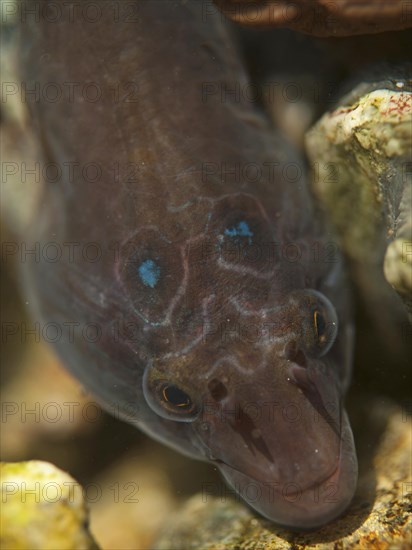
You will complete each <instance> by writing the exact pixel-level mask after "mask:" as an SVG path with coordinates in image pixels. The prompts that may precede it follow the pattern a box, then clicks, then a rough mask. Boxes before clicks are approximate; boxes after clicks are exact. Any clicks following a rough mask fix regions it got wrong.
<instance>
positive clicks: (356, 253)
mask: <svg viewBox="0 0 412 550" xmlns="http://www.w3.org/2000/svg"><path fill="white" fill-rule="evenodd" d="M411 75H412V67H411V65H409V64H406V65H405V66H403V67H400V68H398V69H396V68H388V67H382V68H381V69H375V71H374V72H373V73H371V74H370V75H368V74H365V75H363V80H362V81H361V82H359V83H358V84H357V86H356V87H355V88H354V90H353V91H352V92H351V93H350V94H348V95H347V96H345V97H344V98H343V99H342V100H341V101H340V102H339V106H338V107H337V108H335V109H334V110H332V111H330V112H328V113H326V114H325V115H324V116H323V117H322V118H321V119H320V121H319V122H318V123H317V124H315V126H314V127H313V128H312V129H311V130H310V131H309V132H308V134H307V139H306V146H307V153H308V156H309V158H310V161H311V165H312V167H313V168H314V178H313V187H314V192H315V194H316V195H317V197H318V198H319V200H320V203H321V204H322V205H323V208H324V210H325V211H327V213H328V215H329V216H330V218H331V220H332V223H333V224H334V226H335V227H336V229H337V231H338V234H339V237H340V241H341V243H342V246H343V248H344V251H345V253H346V255H347V257H348V259H349V265H350V270H351V275H352V277H353V279H354V280H355V283H356V284H357V286H358V288H359V291H360V294H361V295H362V296H363V297H364V298H365V301H366V302H367V303H368V308H369V309H370V310H372V309H373V315H374V316H375V317H377V318H379V317H380V318H381V319H382V320H386V321H387V322H386V325H385V326H386V327H388V326H389V325H391V324H392V325H396V324H398V326H399V325H402V323H403V319H402V318H403V315H404V314H403V313H401V310H400V307H399V306H400V303H401V300H402V301H403V304H404V307H405V309H406V311H407V313H408V314H409V317H410V319H411V320H412V307H411V294H412V273H411V263H412V246H411V241H412V219H411V204H412V191H411V188H412V125H411V114H412V93H411V90H412V87H411V86H412V82H411ZM393 289H395V290H396V292H397V293H398V295H399V297H400V300H399V299H397V297H396V295H394V292H393ZM405 318H406V315H405ZM398 332H399V333H400V332H401V331H400V330H399V331H398ZM395 340H396V338H394V341H395ZM399 340H400V336H399V338H398V341H397V342H396V346H397V347H401V346H402V342H399ZM406 344H407V345H409V344H410V342H406ZM396 346H394V347H396Z"/></svg>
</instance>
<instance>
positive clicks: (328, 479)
mask: <svg viewBox="0 0 412 550" xmlns="http://www.w3.org/2000/svg"><path fill="white" fill-rule="evenodd" d="M212 462H213V463H214V464H217V465H218V466H220V467H221V466H223V467H226V468H228V469H229V470H232V471H235V472H239V474H242V475H246V474H245V473H244V472H242V471H241V470H239V469H238V468H235V467H234V466H231V465H230V464H227V462H225V461H224V460H220V459H218V458H216V459H213V460H212ZM340 463H341V453H339V458H338V464H337V465H336V468H335V469H334V470H333V472H332V473H331V474H328V475H327V476H326V477H325V478H323V479H322V480H320V481H315V482H313V483H312V484H311V485H308V486H305V487H299V488H298V489H297V490H296V491H289V490H288V496H289V497H293V496H298V495H300V494H301V492H307V491H310V490H312V489H314V488H315V487H318V486H320V485H324V484H326V483H330V482H331V480H332V479H333V478H336V477H337V476H336V474H337V473H339V471H340V466H341V464H340ZM248 477H249V476H248ZM250 479H251V480H253V481H256V482H257V483H262V484H264V483H268V480H262V479H259V478H256V477H252V476H250Z"/></svg>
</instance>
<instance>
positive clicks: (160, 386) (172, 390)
mask: <svg viewBox="0 0 412 550" xmlns="http://www.w3.org/2000/svg"><path fill="white" fill-rule="evenodd" d="M143 392H144V396H145V398H146V401H147V404H148V405H149V407H150V408H151V409H152V410H153V411H154V412H155V413H156V414H158V415H159V416H161V417H163V418H166V419H168V420H175V421H178V422H193V420H195V418H197V416H198V414H199V407H198V405H197V404H196V402H195V401H194V400H193V399H192V398H191V397H190V394H189V393H188V391H187V390H186V388H183V387H181V385H177V384H176V383H174V382H172V381H170V380H165V379H157V378H155V377H153V376H151V375H150V374H149V373H147V372H146V373H145V376H144V378H143Z"/></svg>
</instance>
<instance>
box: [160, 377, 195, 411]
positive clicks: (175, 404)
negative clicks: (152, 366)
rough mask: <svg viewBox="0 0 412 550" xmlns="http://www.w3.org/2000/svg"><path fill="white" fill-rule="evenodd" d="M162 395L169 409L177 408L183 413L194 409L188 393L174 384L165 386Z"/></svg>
mask: <svg viewBox="0 0 412 550" xmlns="http://www.w3.org/2000/svg"><path fill="white" fill-rule="evenodd" d="M161 393H162V399H163V401H164V403H165V404H167V406H168V407H172V408H177V409H180V410H182V411H184V410H190V409H191V408H192V407H193V403H192V400H191V399H190V397H189V396H188V395H187V393H186V392H184V391H183V390H181V389H180V388H178V387H177V386H174V385H173V384H167V383H166V384H163V386H162V388H161Z"/></svg>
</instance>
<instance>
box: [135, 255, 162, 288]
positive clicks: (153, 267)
mask: <svg viewBox="0 0 412 550" xmlns="http://www.w3.org/2000/svg"><path fill="white" fill-rule="evenodd" d="M139 276H140V279H141V281H142V283H143V284H144V285H146V286H150V288H154V287H155V286H156V285H157V282H158V280H159V277H160V267H159V266H158V265H157V264H156V263H155V262H154V261H153V260H145V261H144V262H143V263H141V264H140V267H139Z"/></svg>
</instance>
